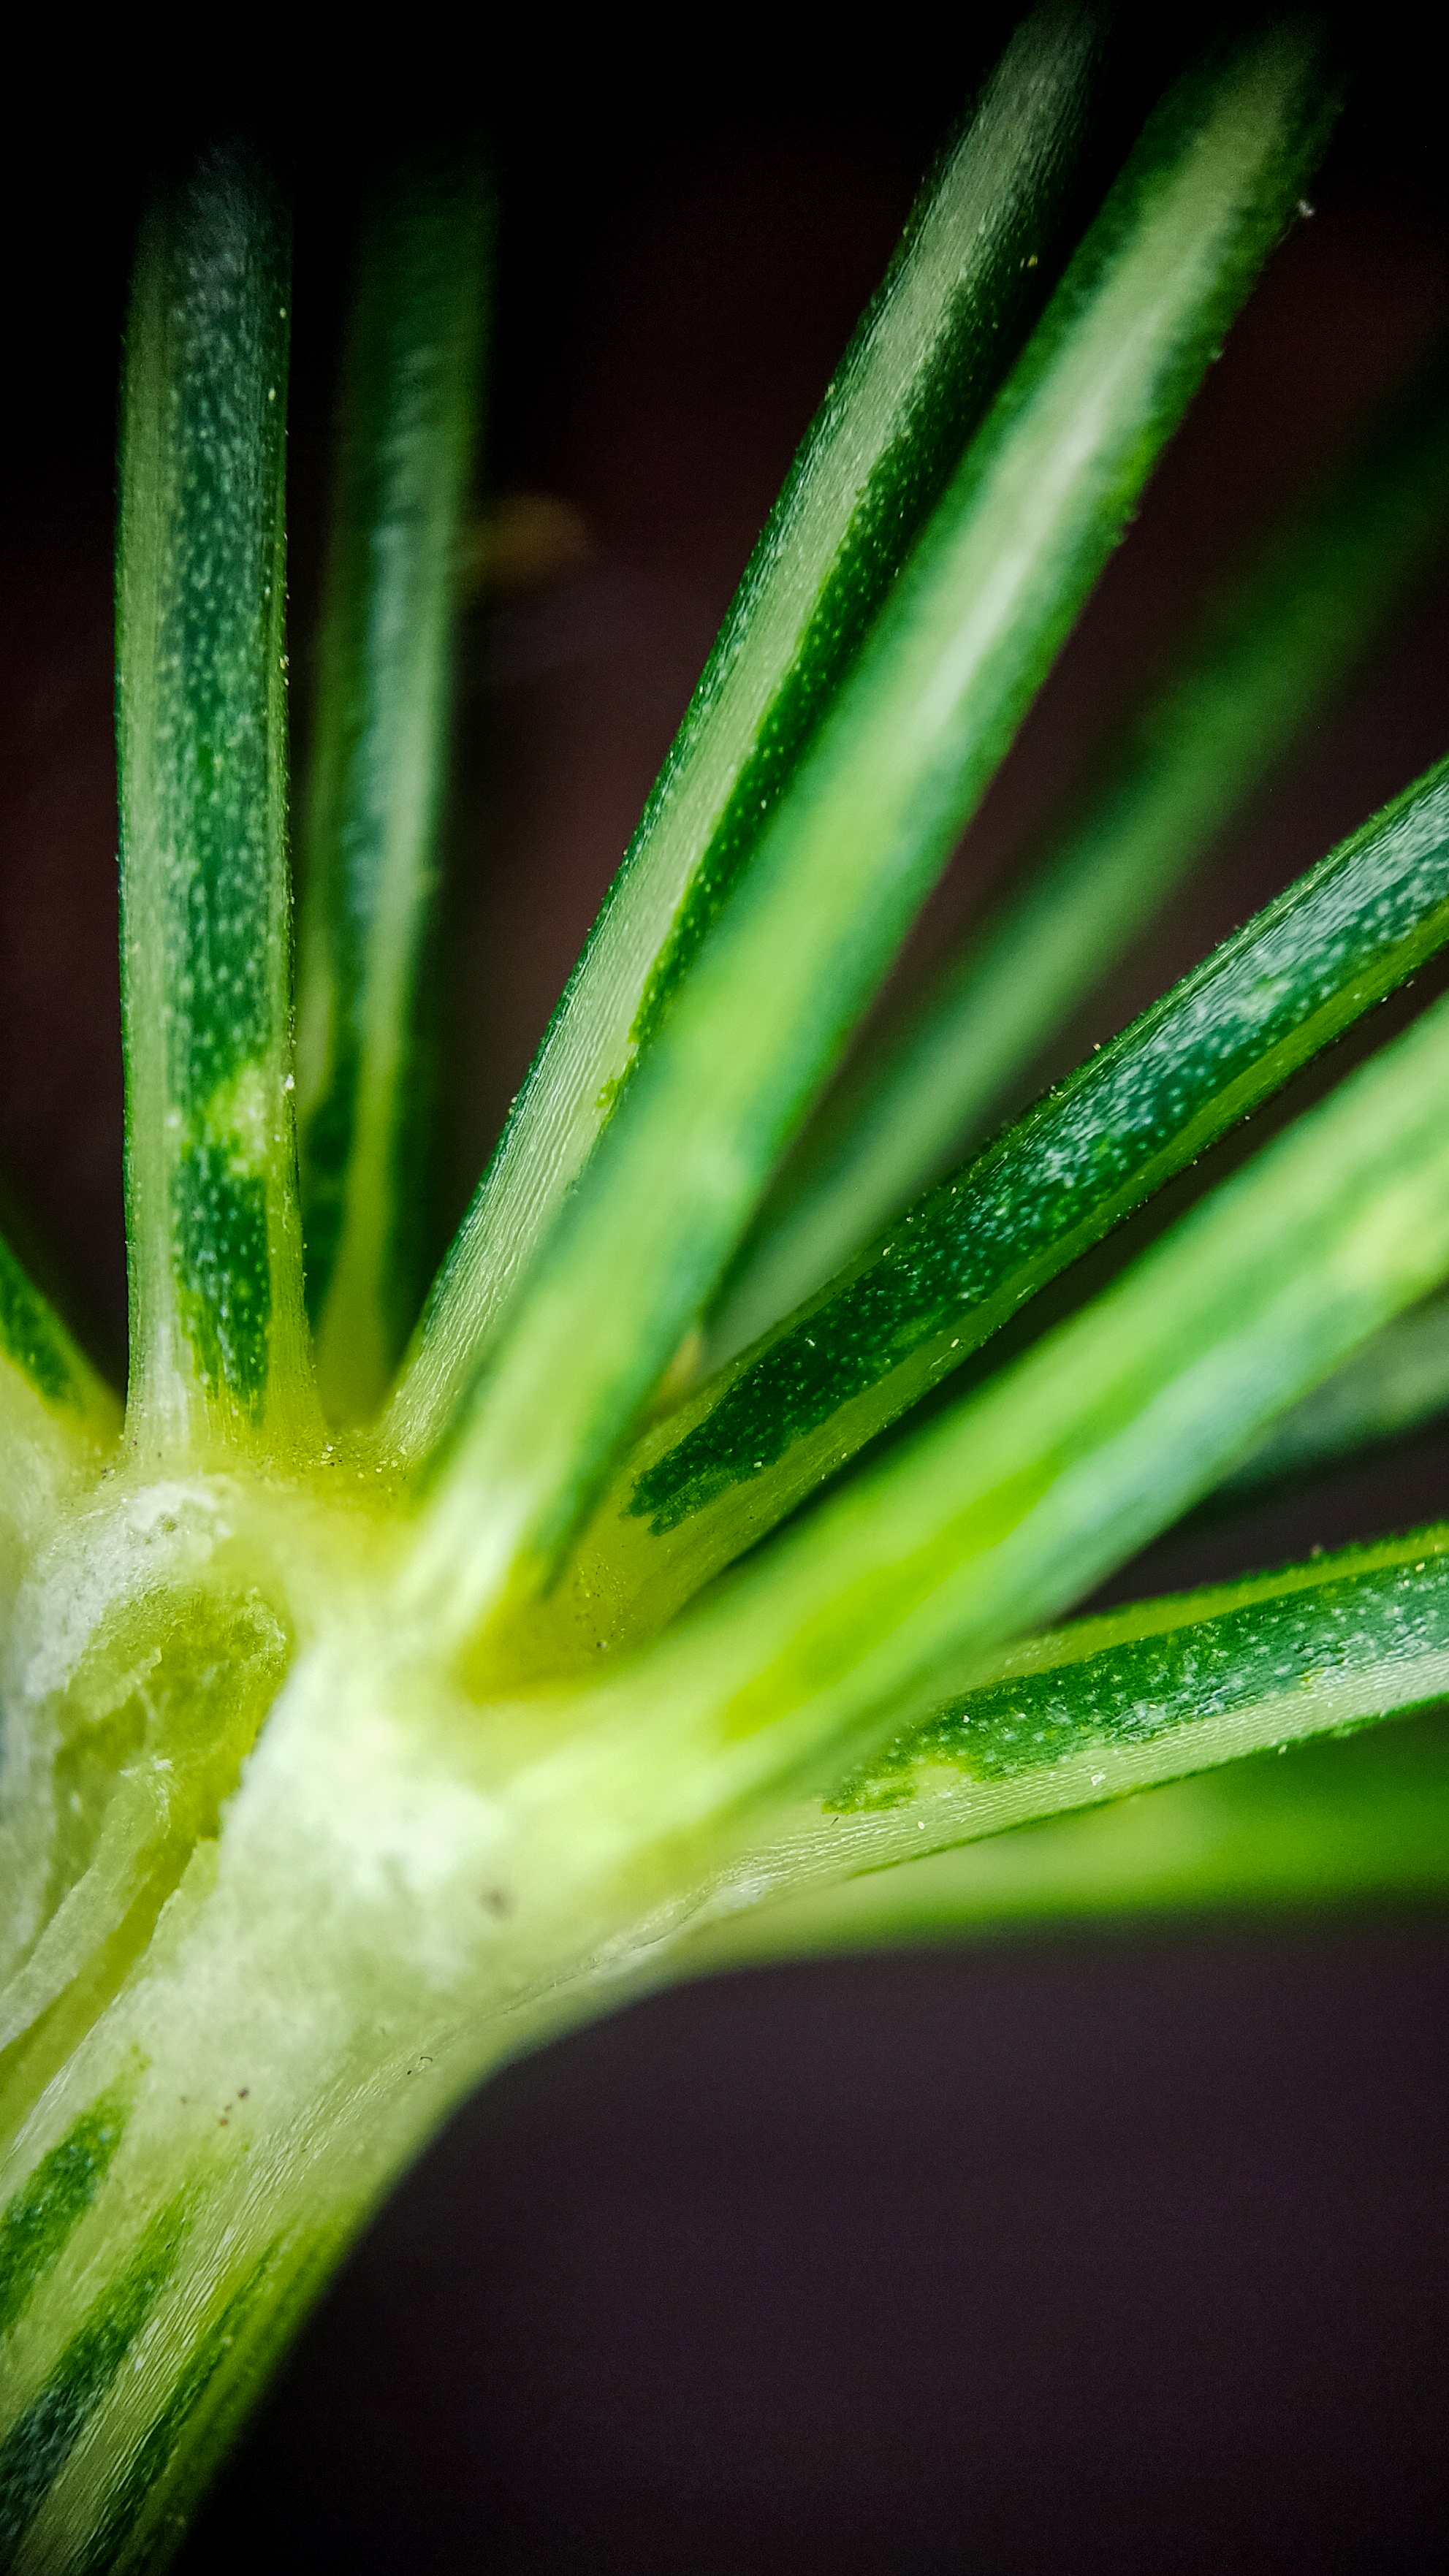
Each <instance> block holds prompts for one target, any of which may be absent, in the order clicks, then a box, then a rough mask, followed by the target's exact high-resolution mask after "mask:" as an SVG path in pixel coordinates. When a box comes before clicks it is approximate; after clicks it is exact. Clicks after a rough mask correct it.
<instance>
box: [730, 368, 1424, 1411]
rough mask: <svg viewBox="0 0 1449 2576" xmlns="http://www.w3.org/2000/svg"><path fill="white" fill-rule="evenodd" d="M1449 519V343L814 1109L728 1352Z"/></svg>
mask: <svg viewBox="0 0 1449 2576" xmlns="http://www.w3.org/2000/svg"><path fill="white" fill-rule="evenodd" d="M1446 527H1449V375H1446V370H1445V367H1444V363H1443V359H1442V357H1441V358H1439V359H1437V360H1436V362H1435V364H1434V366H1433V367H1432V368H1431V369H1430V371H1429V372H1428V374H1427V376H1426V377H1425V379H1424V380H1423V381H1422V382H1420V383H1418V384H1416V385H1415V387H1414V389H1413V391H1412V393H1411V394H1410V396H1409V397H1408V399H1407V400H1406V401H1404V402H1401V403H1400V404H1398V405H1397V406H1396V407H1395V411H1394V414H1393V416H1392V418H1391V419H1390V420H1389V421H1388V422H1386V423H1383V424H1381V425H1379V426H1378V427H1377V428H1376V429H1375V431H1374V433H1373V435H1372V436H1371V438H1370V439H1369V440H1368V442H1367V443H1366V445H1365V446H1364V447H1363V448H1361V449H1360V451H1359V452H1358V453H1357V454H1355V456H1354V457H1353V458H1352V460H1351V461H1350V463H1349V465H1348V466H1347V467H1346V468H1345V469H1344V470H1343V471H1341V472H1340V473H1339V474H1338V476H1337V477H1336V478H1335V480H1334V481H1333V483H1332V484H1331V486H1330V488H1329V489H1328V490H1327V491H1326V492H1324V493H1322V494H1321V495H1319V496H1317V498H1316V499H1315V500H1314V501H1313V503H1312V504H1311V505H1310V506H1309V507H1307V508H1306V509H1300V510H1298V511H1297V512H1296V513H1295V515H1294V517H1293V518H1292V520H1291V521H1290V522H1289V523H1288V524H1287V525H1286V526H1285V527H1283V528H1282V529H1280V530H1278V531H1277V532H1276V533H1275V534H1274V535H1273V537H1272V538H1271V539H1270V540H1269V542H1268V544H1267V545H1266V547H1265V548H1263V549H1262V550H1261V551H1260V553H1259V554H1258V556H1257V557H1256V559H1255V560H1254V561H1253V562H1252V563H1251V564H1250V565H1248V566H1246V567H1245V568H1244V569H1243V571H1242V572H1240V573H1239V574H1238V576H1237V577H1236V579H1235V580H1234V581H1233V582H1232V584H1231V585H1230V586H1229V588H1228V589H1227V590H1226V591H1225V592H1224V593H1223V594H1222V595H1220V597H1219V598H1218V599H1217V600H1216V601H1215V602H1214V603H1213V605H1212V608H1211V610H1210V612H1209V614H1208V616H1207V619H1206V621H1205V622H1204V624H1203V625H1202V626H1201V628H1200V629H1199V632H1198V634H1197V635H1196V637H1195V638H1194V639H1193V640H1192V643H1191V645H1190V647H1189V649H1188V650H1187V652H1186V655H1185V657H1183V658H1181V659H1180V660H1179V663H1178V666H1177V668H1176V669H1175V670H1174V671H1173V672H1172V673H1171V674H1170V676H1169V677H1168V678H1167V680H1166V681H1165V682H1164V683H1163V684H1162V685H1161V686H1159V687H1158V688H1157V689H1155V690H1154V691H1153V693H1152V695H1151V696H1150V698H1149V699H1148V701H1147V703H1146V704H1145V705H1144V706H1143V707H1142V709H1141V710H1140V712H1139V713H1138V714H1137V715H1136V716H1135V718H1134V719H1133V721H1132V723H1131V725H1130V726H1129V728H1128V730H1127V733H1126V736H1125V738H1124V739H1123V741H1122V742H1121V743H1120V745H1118V746H1117V747H1116V748H1114V750H1113V751H1112V752H1111V754H1110V755H1109V756H1108V759H1107V761H1106V763H1105V764H1104V766H1103V767H1102V768H1101V769H1100V770H1099V772H1098V773H1097V776H1096V777H1095V779H1094V780H1093V781H1092V782H1091V783H1090V785H1089V786H1088V788H1087V789H1086V791H1085V792H1084V794H1083V795H1082V796H1081V797H1079V798H1078V799H1077V800H1076V801H1075V804H1074V806H1073V808H1072V810H1071V811H1070V812H1069V813H1068V815H1067V817H1066V818H1065V820H1064V821H1063V822H1062V823H1061V824H1060V825H1059V826H1058V827H1057V828H1056V830H1055V831H1054V832H1053V833H1052V834H1051V835H1049V837H1048V840H1047V843H1046V847H1045V849H1044V851H1043V852H1042V855H1041V858H1040V860H1039V862H1038V864H1037V865H1036V867H1035V868H1034V869H1033V871H1032V873H1031V874H1030V876H1029V879H1028V881H1027V883H1026V884H1025V886H1024V887H1023V889H1022V890H1021V891H1020V892H1019V893H1013V894H1012V895H1011V896H1009V897H1008V898H1007V900H1006V902H1005V903H1004V905H1003V906H1002V907H1001V908H1000V910H999V911H998V912H997V914H996V916H995V918H994V919H993V920H992V921H991V922H990V923H989V925H988V926H987V928H986V929H985V930H983V931H982V932H980V933H979V934H978V935H976V936H973V937H972V939H971V940H970V942H969V943H968V945H967V946H966V948H965V949H964V950H963V951H962V953H961V954H960V955H959V956H956V957H953V958H950V959H948V961H947V962H946V964H945V966H944V967H943V968H942V970H941V972H940V974H939V975H938V976H937V977H936V979H935V980H934V981H933V982H932V983H931V984H930V985H929V986H928V988H927V990H926V992H925V993H924V995H923V996H922V998H921V1000H920V1001H919V1002H918V1003H917V1004H916V1005H915V1007H914V1008H913V1010H912V1011H911V1013H910V1015H909V1016H908V1018H907V1019H906V1021H905V1022H904V1024H903V1025H901V1026H900V1027H897V1028H895V1029H892V1030H890V1031H889V1032H887V1033H886V1034H885V1035H884V1036H883V1037H882V1038H881V1039H880V1040H879V1041H878V1042H877V1043H876V1044H875V1045H874V1046H872V1047H871V1048H869V1049H868V1050H867V1051H866V1052H865V1053H864V1054H863V1055H862V1058H861V1061H860V1063H859V1064H858V1065H857V1066H855V1067H853V1068H852V1070H851V1071H850V1073H848V1074H847V1076H846V1078H845V1080H844V1081H843V1083H841V1084H840V1085H839V1086H838V1087H837V1090H836V1091H835V1093H833V1094H832V1096H831V1098H830V1100H829V1102H828V1103H827V1105H826V1108H825V1110H824V1111H823V1113H822V1115H821V1117H820V1118H819V1119H818V1120H817V1121H816V1122H815V1124H814V1125H813V1126H812V1127H810V1128H809V1129H807V1131H806V1133H805V1135H804V1136H803V1137H802V1139H801V1143H800V1149H799V1151H798V1153H797V1154H796V1155H794V1156H793V1157H792V1158H791V1161H790V1163H789V1164H787V1166H786V1168H785V1170H784V1171H783V1172H782V1174H781V1175H780V1179H779V1183H778V1185H777V1187H776V1189H775V1190H774V1191H772V1193H771V1195H770V1197H769V1199H767V1201H766V1203H765V1205H764V1207H763V1208H762V1209H761V1211H760V1216H759V1219H758V1221H757V1224H756V1226H755V1228H754V1229H753V1231H752V1234H751V1237H750V1238H749V1239H748V1240H747V1242H746V1244H745V1245H743V1246H742V1247H741V1254H740V1258H739V1261H738V1263H737V1265H736V1269H735V1273H734V1276H733V1278H732V1279H731V1281H730V1283H729V1285H728V1286H727V1289H726V1292H725V1297H724V1300H723V1303H722V1306H721V1310H720V1312H719V1313H718V1314H717V1315H716V1316H715V1317H714V1319H713V1320H712V1322H711V1326H710V1332H709V1349H710V1356H711V1358H712V1360H713V1361H715V1362H716V1363H718V1362H719V1361H722V1360H724V1359H726V1358H728V1357H729V1355H730V1354H731V1353H732V1352H733V1351H736V1350H740V1349H743V1348H744V1346H745V1345H746V1344H747V1343H749V1342H752V1341H753V1340H754V1339H755V1338H756V1336H757V1335H758V1334H759V1333H762V1332H764V1331H765V1330H766V1329H767V1328H768V1326H769V1325H770V1324H772V1323H773V1322H774V1321H775V1319H776V1317H777V1316H780V1315H784V1314H788V1313H789V1312H790V1311H791V1309H792V1308H793V1307H795V1306H797V1305H799V1304H800V1303H801V1302H802V1301H803V1300H804V1299H805V1298H806V1297H809V1296H811V1295H812V1294H813V1293H814V1291H815V1289H816V1288H818V1287H819V1286H820V1284H821V1282H822V1281H823V1280H825V1279H828V1278H829V1277H830V1276H831V1274H832V1273H833V1272H834V1271H836V1270H838V1269H839V1268H840V1267H841V1265H842V1264H843V1263H844V1262H846V1261H848V1260H849V1259H850V1258H851V1256H852V1254H854V1253H855V1252H857V1251H858V1250H859V1248H860V1246H861V1245H862V1244H863V1243H866V1242H868V1241H869V1239H870V1238H871V1236H873V1235H874V1234H875V1233H876V1231H877V1230H878V1228H880V1227H882V1226H884V1225H886V1224H888V1223H889V1222H890V1219H891V1218H892V1217H893V1216H894V1215H895V1213H896V1211H897V1210H898V1209H899V1208H903V1207H905V1206H907V1205H908V1204H909V1202H910V1201H911V1199H912V1198H913V1197H914V1196H915V1194H916V1192H917V1191H918V1190H919V1189H921V1188H922V1187H924V1185H925V1184H926V1182H928V1181H930V1180H932V1179H934V1178H935V1176H936V1174H937V1173H938V1172H939V1171H940V1170H941V1169H942V1168H943V1167H944V1166H946V1165H947V1164H948V1163H949V1162H950V1161H951V1160H953V1159H954V1158H955V1156H956V1155H959V1153H960V1152H961V1151H962V1150H963V1149H964V1146H965V1145H966V1143H967V1142H968V1141H969V1138H970V1134H971V1131H972V1130H973V1129H980V1128H982V1127H983V1126H984V1125H985V1124H986V1123H987V1121H988V1120H989V1118H990V1116H991V1114H992V1113H993V1112H994V1111H995V1110H996V1108H997V1107H998V1104H999V1103H1000V1102H1001V1100H1002V1098H1003V1096H1004V1095H1005V1094H1006V1093H1007V1092H1008V1091H1009V1090H1010V1089H1011V1087H1012V1086H1013V1085H1014V1084H1015V1083H1016V1082H1017V1081H1019V1079H1020V1078H1021V1076H1022V1075H1023V1074H1024V1073H1025V1072H1026V1071H1027V1070H1028V1068H1029V1067H1030V1065H1031V1063H1032V1061H1033V1059H1034V1057H1035V1056H1036V1055H1037V1053H1038V1051H1039V1050H1040V1048H1041V1047H1042V1046H1043V1045H1044V1044H1045V1042H1046V1041H1047V1040H1048V1038H1050V1036H1051V1035H1052V1033H1053V1031H1054V1030H1056V1029H1057V1028H1059V1027H1060V1026H1061V1024H1062V1022H1063V1021H1064V1020H1065V1019H1066V1018H1067V1017H1068V1015H1069V1014H1070V1013H1071V1011H1073V1010H1074V1009H1075V1008H1076V1006H1077V1004H1078V1003H1079V1002H1080V1001H1081V1000H1082V999H1083V998H1084V996H1085V995H1086V994H1087V993H1088V992H1090V991H1091V989H1092V988H1093V986H1094V985H1095V984H1096V983H1097V982H1098V981H1099V979H1100V978H1101V976H1102V975H1103V974H1104V973H1105V972H1106V971H1107V969H1108V967H1109V966H1110V965H1111V964H1112V963H1113V962H1114V961H1115V960H1116V959H1117V958H1118V957H1119V956H1120V955H1121V954H1122V953H1123V951H1124V950H1125V949H1127V948H1129V947H1130V946H1132V945H1133V944H1134V943H1135V942H1136V941H1137V940H1138V939H1139V938H1140V937H1141V935H1142V933H1143V931H1144V930H1145V929H1146V928H1147V927H1148V926H1149V925H1150V923H1151V922H1152V921H1153V920H1154V919H1155V917H1156V915H1157V913H1158V911H1159V910H1160V908H1161V906H1162V905H1163V904H1164V903H1165V901H1166V900H1167V898H1168V896H1169V895H1170V894H1171V893H1172V892H1173V890H1174V889H1175V888H1176V887H1177V886H1178V885H1179V884H1180V883H1181V881H1182V878H1183V877H1184V875H1185V874H1186V873H1187V872H1188V870H1189V869H1191V868H1192V867H1193V866H1194V865H1195V864H1196V863H1197V862H1198V861H1199V860H1200V859H1201V858H1202V856H1203V855H1204V854H1205V852H1206V851H1207V850H1208V849H1209V848H1210V847H1211V846H1212V845H1213V843H1214V841H1215V839H1216V837H1217V836H1218V834H1219V833H1220V832H1221V831H1222V829H1223V827H1224V825H1225V824H1226V823H1227V822H1228V821H1229V820H1230V819H1231V817H1232V815H1233V814H1234V812H1235V811H1236V810H1237V809H1238V808H1239V807H1240V806H1241V805H1242V804H1243V803H1244V801H1245V800H1246V799H1247V798H1248V797H1249V796H1250V795H1251V794H1252V793H1253V791H1254V790H1255V788H1256V787H1257V786H1258V784H1259V782H1260V781H1261V780H1262V779H1263V778H1264V777H1265V775H1266V774H1267V773H1268V772H1269V770H1270V769H1271V768H1272V766H1273V764H1274V763H1275V762H1276V761H1277V760H1278V759H1279V758H1280V757H1281V755H1282V754H1283V752H1284V750H1285V749H1286V748H1287V747H1288V746H1289V745H1290V744H1291V743H1292V742H1293V741H1294V740H1295V739H1296V738H1297V737H1298V736H1299V735H1300V734H1301V733H1302V731H1303V728H1304V727H1305V725H1306V724H1307V723H1308V722H1309V720H1310V719H1311V717H1312V716H1313V715H1314V714H1315V713H1316V712H1317V711H1318V709H1319V708H1320V707H1321V706H1322V704H1323V702H1324V700H1325V699H1326V698H1327V697H1328V695H1329V694H1330V692H1331V691H1332V690H1333V689H1334V688H1335V687H1336V685H1337V684H1338V682H1339V681H1340V680H1341V679H1342V677H1343V675H1344V673H1345V671H1346V670H1347V669H1348V668H1349V667H1350V665H1351V664H1352V663H1353V662H1354V661H1355V660H1356V659H1357V658H1358V657H1359V656H1360V655H1361V654H1362V653H1363V652H1364V651H1365V650H1366V649H1367V648H1368V646H1369V645H1370V644H1371V643H1372V642H1373V640H1374V638H1375V636H1376V635H1377V634H1378V632H1379V630H1380V629H1381V627H1382V626H1383V624H1384V622H1385V620H1386V619H1387V617H1388V616H1389V614H1390V612H1391V611H1392V609H1393V608H1394V607H1395V606H1396V604H1397V603H1398V601H1399V600H1400V598H1401V597H1402V595H1403V593H1404V591H1405V589H1406V588H1407V587H1408V586H1409V585H1410V584H1411V583H1412V582H1413V581H1414V580H1415V579H1416V578H1418V577H1420V576H1421V575H1422V573H1423V571H1424V569H1425V567H1426V565H1427V564H1429V563H1430V562H1432V561H1433V560H1434V559H1435V557H1436V556H1437V554H1438V553H1439V552H1440V550H1441V549H1442V546H1443V543H1444V537H1445V531H1446Z"/></svg>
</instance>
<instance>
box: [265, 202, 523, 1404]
mask: <svg viewBox="0 0 1449 2576" xmlns="http://www.w3.org/2000/svg"><path fill="white" fill-rule="evenodd" d="M488 226H489V217H488V211H487V204H486V198H485V193H484V190H483V187H482V183H481V180H480V178H479V176H478V174H477V172H476V171H474V170H470V169H467V168H465V167H458V166H455V167H452V168H439V167H437V166H435V165H430V166H428V167H422V166H414V167H410V168H408V169H407V170H406V171H404V172H403V173H402V174H401V175H399V176H397V177H395V178H394V179H393V181H392V182H391V183H390V185H389V186H388V187H386V188H385V189H383V190H382V191H380V192H379V196H378V199H377V201H376V202H375V204H374V205H373V207H372V209H371V213H370V217H369V221H368V223H367V226H366V229H365V233H364V239H363V244H362V250H361V256H360V267H359V276H358V283H357V290H356V296H355V301H354V306H353V313H352V324H351V337H350V343H349V350H348V357H347V368H346V382H345V385H344V392H343V408H342V418H343V421H344V424H345V427H344V433H343V437H342V442H341V453H340V458H339V471H338V478H337V487H336V505H335V519H334V525H333V530H332V545H331V560H330V565H329V571H328V587H327V600H326V606H325V612H324V617H323V629H322V658H321V670H320V674H319V680H318V700H317V703H318V715H317V740H316V746H315V750H314V754H313V764H312V786H311V796H310V802H309V812H308V828H307V853H306V856H307V866H306V873H305V878H304V888H305V891H304V898H303V905H302V917H301V934H300V941H299V948H300V957H301V991H300V1000H299V1010H298V1053H297V1082H298V1105H299V1120H300V1128H301V1138H302V1192H303V1211H304V1216H305V1221H306V1239H307V1301H308V1307H309V1311H310V1313H311V1316H312V1319H313V1324H314V1328H315V1332H316V1341H317V1371H318V1380H319V1386H320V1390H321V1394H322V1398H323V1402H324V1404H325V1406H326V1408H327V1411H328V1413H329V1414H330V1415H331V1416H332V1417H333V1418H334V1419H335V1420H339V1421H344V1422H352V1421H357V1420H360V1419H361V1418H363V1417H364V1416H366V1415H369V1414H371V1413H373V1412H374V1411H375V1410H376V1408H377V1406H378V1404H379V1403H380V1402H381V1400H382V1397H383V1395H384V1394H385V1392H386V1389H387V1385H388V1381H389V1379H390V1378H391V1376H392V1373H393V1369H394V1367H395V1366H396V1363H397V1361H398V1359H399V1357H400V1355H401V1352H402V1349H403V1345H404V1343H405V1342H406V1340H407V1337H408V1334H409V1333H410V1331H411V1330H412V1327H413V1324H414V1323H415V1321H416V1319H417V1313H418V1308H419V1306H420V1305H421V1303H422V1295H423V1290H424V1288H425V1286H426V1284H427V1283H426V1271H425V1268H424V1267H423V1265H425V1264H426V1263H427V1260H428V1253H429V1246H428V1241H427V1234H426V1226H425V1222H424V1210H425V1206H426V1190H425V1188H424V1185H423V1184H424V1176H425V1173H426V1170H427V1167H428V1155H429V1151H430V1142H429V1139H430V1134H431V1131H432V1127H433V1119H432V1110H433V1105H434V1085H433V1083H432V1080H431V1078H430V1074H429V1043H430V1036H431V1031H430V1026H429V1010H428V995H427V990H426V977H425V971H424V970H425V965H426V960H427V954H428V949H429V930H430V925H431V918H432V910H433V899H434V895H435V892H436V887H437V838H438V828H439V819H440V808H441V802H442V784H443V775H444V768H445V763H446V756H447V743H448V728H449V715H450V704H449V701H450V696H451V669H452V652H451V647H452V628H453V623H454V614H455V592H456V581H457V556H458V538H459V526H460V521H461V517H462V513H463V510H464V507H465V504H466V500H467V494H468V483H469V474H470V469H471V463H472V455H473V447H474V439H475V432H476V418H477V410H478V388H479V376H480V370H481V362H482V345H481V344H482V326H483V319H484V315H483V296H484V284H483V270H484V259H485V246H486V235H487V231H488Z"/></svg>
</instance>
